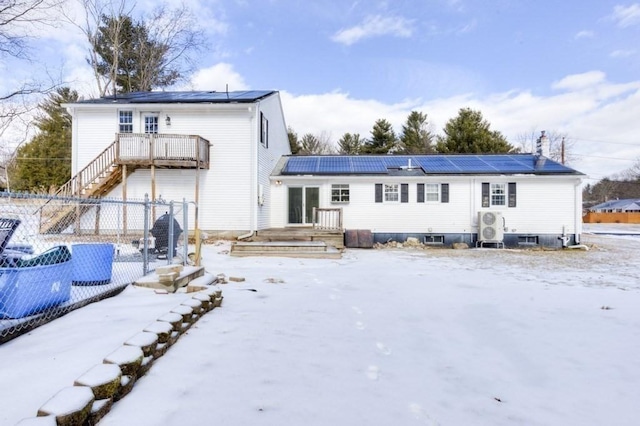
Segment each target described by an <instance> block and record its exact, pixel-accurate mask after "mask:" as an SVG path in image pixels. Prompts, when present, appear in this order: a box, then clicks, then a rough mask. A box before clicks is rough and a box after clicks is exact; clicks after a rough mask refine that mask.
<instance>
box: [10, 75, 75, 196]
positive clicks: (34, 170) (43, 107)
mask: <svg viewBox="0 0 640 426" xmlns="http://www.w3.org/2000/svg"><path fill="white" fill-rule="evenodd" d="M77 100H78V93H77V92H76V91H74V90H71V89H70V88H68V87H63V88H60V89H58V90H56V91H55V92H53V93H51V94H50V95H49V98H48V99H46V100H45V101H44V102H42V103H41V104H40V114H39V115H38V117H37V118H36V120H35V124H36V127H37V128H38V130H39V133H38V134H37V135H36V136H34V137H33V138H32V139H31V140H30V141H29V142H28V143H26V144H25V145H23V146H21V147H20V148H19V149H18V152H17V153H16V160H15V162H14V163H13V164H12V167H11V168H10V170H9V171H10V176H11V179H10V181H11V188H12V190H13V189H15V190H28V191H40V192H46V191H49V190H50V189H52V188H57V187H59V186H60V185H62V184H63V183H65V182H66V181H67V180H69V178H70V177H71V116H70V115H69V114H68V113H67V112H66V110H65V109H64V108H63V107H62V106H61V104H63V103H68V102H75V101H77Z"/></svg>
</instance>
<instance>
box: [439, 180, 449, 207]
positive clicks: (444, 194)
mask: <svg viewBox="0 0 640 426" xmlns="http://www.w3.org/2000/svg"><path fill="white" fill-rule="evenodd" d="M440 202H442V203H448V202H449V184H448V183H443V184H440Z"/></svg>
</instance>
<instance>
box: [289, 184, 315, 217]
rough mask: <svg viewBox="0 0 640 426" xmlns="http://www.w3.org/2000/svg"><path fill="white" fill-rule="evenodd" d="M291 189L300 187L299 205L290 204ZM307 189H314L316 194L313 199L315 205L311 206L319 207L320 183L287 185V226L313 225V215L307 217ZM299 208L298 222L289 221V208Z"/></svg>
mask: <svg viewBox="0 0 640 426" xmlns="http://www.w3.org/2000/svg"><path fill="white" fill-rule="evenodd" d="M292 189H301V190H302V193H301V205H300V206H292V205H291V203H292V200H291V190H292ZM308 189H316V190H317V195H316V199H315V203H314V204H316V206H312V207H320V185H288V186H287V204H286V208H287V210H286V218H287V226H310V225H313V217H307V216H308V215H307V190H308ZM292 208H299V209H300V216H301V221H300V222H291V220H290V219H291V209H292Z"/></svg>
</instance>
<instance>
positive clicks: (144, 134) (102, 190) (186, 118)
mask: <svg viewBox="0 0 640 426" xmlns="http://www.w3.org/2000/svg"><path fill="white" fill-rule="evenodd" d="M66 107H67V109H68V111H69V112H70V114H71V116H72V118H73V133H72V134H73V138H72V148H73V154H72V158H73V163H72V169H73V170H72V171H73V178H72V179H71V180H70V181H69V182H68V183H67V184H66V185H65V186H64V187H63V188H62V190H61V194H62V195H69V196H71V195H81V196H94V197H104V196H108V197H113V198H123V199H127V200H132V199H142V198H143V197H144V196H145V194H148V195H149V197H150V198H151V199H158V198H162V199H165V200H182V199H183V198H184V199H186V200H187V201H192V202H193V203H194V204H197V205H198V207H199V215H198V220H199V222H198V227H199V228H200V229H202V230H204V231H207V232H209V233H212V234H213V235H216V236H219V237H239V236H248V235H253V234H254V233H255V232H257V231H263V230H266V229H269V228H305V227H317V228H333V229H339V230H340V231H343V230H347V231H349V230H364V231H367V232H369V233H370V235H371V236H372V238H373V239H374V240H375V241H378V242H386V241H387V240H389V239H392V240H397V241H404V240H405V239H406V238H407V237H410V236H412V237H415V238H418V239H419V241H421V242H425V243H428V244H437V245H450V244H452V243H454V242H466V243H468V244H471V245H473V244H479V245H485V244H487V245H489V244H492V245H493V244H495V245H498V246H502V245H506V246H537V245H540V246H551V247H559V246H561V245H567V244H574V243H577V242H579V241H580V234H581V232H582V228H581V225H582V221H581V205H582V190H581V187H580V185H581V181H582V178H583V177H584V175H583V174H581V173H579V172H577V171H576V170H573V169H571V168H569V167H565V166H563V165H561V164H558V163H556V162H554V161H552V160H550V159H548V158H547V157H548V152H546V151H545V149H544V146H542V147H541V148H540V152H538V153H536V154H513V155H414V156H396V155H379V156H342V155H335V156H291V155H290V148H289V141H288V137H287V128H286V125H285V119H284V116H283V112H282V106H281V103H280V96H279V94H278V92H276V91H242V92H228V93H227V92H142V93H129V94H122V95H118V96H116V97H113V96H109V97H103V98H100V99H92V100H86V101H79V102H75V103H71V104H67V105H66ZM547 148H548V147H547ZM103 213H104V212H103ZM190 213H191V214H192V217H193V214H194V213H193V211H190ZM76 214H78V215H80V216H81V217H80V218H78V217H75V216H74V215H76ZM97 214H98V213H96V212H92V211H89V210H86V211H80V212H79V213H78V210H77V209H73V208H70V209H69V210H68V211H61V212H60V213H59V215H58V217H56V218H55V220H50V221H49V222H48V225H47V226H48V228H47V229H44V230H43V232H46V231H50V232H59V231H61V230H63V229H67V228H72V227H73V226H78V225H77V224H80V226H81V227H83V228H84V227H86V228H87V229H92V228H93V227H94V226H95V224H96V223H98V222H102V221H105V223H104V224H102V225H101V227H100V228H101V229H106V228H108V226H109V225H108V224H107V222H106V216H107V215H104V214H103V216H104V217H97ZM112 217H113V216H112ZM140 217H141V215H135V214H129V215H127V218H128V219H127V222H126V223H125V227H127V228H129V229H140V228H141V226H142V225H141V223H140ZM123 220H124V219H123ZM191 223H193V221H191ZM111 226H113V225H111Z"/></svg>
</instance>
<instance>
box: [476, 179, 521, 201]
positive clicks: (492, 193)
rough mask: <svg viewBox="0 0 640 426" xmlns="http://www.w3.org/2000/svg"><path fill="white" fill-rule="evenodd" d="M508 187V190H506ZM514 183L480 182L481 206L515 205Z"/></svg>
mask: <svg viewBox="0 0 640 426" xmlns="http://www.w3.org/2000/svg"><path fill="white" fill-rule="evenodd" d="M507 189H508V191H507ZM516 194H517V193H516V183H515V182H509V184H506V183H489V182H483V183H482V207H492V206H508V207H516Z"/></svg>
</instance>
